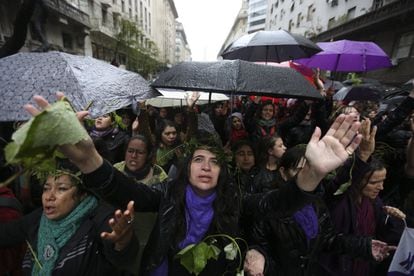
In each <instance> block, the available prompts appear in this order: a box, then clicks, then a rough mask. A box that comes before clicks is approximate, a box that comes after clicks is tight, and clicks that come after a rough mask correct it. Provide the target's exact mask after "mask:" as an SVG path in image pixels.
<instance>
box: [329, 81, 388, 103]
mask: <svg viewBox="0 0 414 276" xmlns="http://www.w3.org/2000/svg"><path fill="white" fill-rule="evenodd" d="M381 97H382V91H381V90H380V89H379V88H377V87H375V86H369V85H356V86H346V87H343V88H341V89H339V91H338V92H336V93H335V95H334V96H333V99H334V100H336V101H347V102H351V101H379V100H380V99H381Z"/></svg>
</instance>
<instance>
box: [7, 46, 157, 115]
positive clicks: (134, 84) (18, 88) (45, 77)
mask: <svg viewBox="0 0 414 276" xmlns="http://www.w3.org/2000/svg"><path fill="white" fill-rule="evenodd" d="M0 83H1V86H0V105H1V106H2V108H1V111H0V121H18V120H26V119H28V118H29V116H28V114H27V112H25V111H24V110H23V108H22V107H23V105H24V104H26V103H28V102H29V101H30V100H31V99H32V97H33V95H36V94H39V95H42V96H44V97H45V98H47V99H48V100H51V101H54V100H55V93H56V92H57V91H63V92H64V93H65V95H66V96H67V98H68V99H69V100H70V102H71V103H72V105H73V106H74V108H75V110H77V111H79V110H82V109H84V108H85V107H87V106H88V105H90V109H89V111H90V114H91V116H92V117H97V116H99V115H102V114H106V113H108V112H111V111H114V110H116V109H119V108H122V107H125V106H128V105H130V104H131V103H133V102H134V101H138V100H144V99H148V98H152V97H156V96H158V95H160V94H159V93H158V92H156V91H155V90H154V89H152V88H151V87H150V86H149V84H148V82H147V81H146V80H145V79H144V78H142V77H141V76H140V75H138V74H136V73H133V72H130V71H127V70H124V69H120V68H117V67H115V66H113V65H110V64H109V63H106V62H104V61H101V60H97V59H94V58H92V57H85V56H75V55H70V54H66V53H61V52H47V53H18V54H15V55H12V56H8V57H5V58H2V59H0Z"/></svg>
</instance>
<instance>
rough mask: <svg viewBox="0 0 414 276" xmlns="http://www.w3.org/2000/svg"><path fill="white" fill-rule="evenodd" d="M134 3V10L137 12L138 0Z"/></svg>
mask: <svg viewBox="0 0 414 276" xmlns="http://www.w3.org/2000/svg"><path fill="white" fill-rule="evenodd" d="M134 4H135V11H136V12H138V1H137V0H135V2H134Z"/></svg>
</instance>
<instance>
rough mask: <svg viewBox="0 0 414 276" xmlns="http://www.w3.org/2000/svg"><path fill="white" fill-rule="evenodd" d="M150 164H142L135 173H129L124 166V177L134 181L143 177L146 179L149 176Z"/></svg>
mask: <svg viewBox="0 0 414 276" xmlns="http://www.w3.org/2000/svg"><path fill="white" fill-rule="evenodd" d="M151 167H152V166H151V163H149V162H147V163H145V164H144V167H142V168H141V169H139V170H138V171H136V172H133V171H131V170H130V169H128V167H127V165H125V168H124V172H125V173H126V175H128V176H129V177H133V178H135V179H136V180H138V181H139V180H142V179H144V178H145V177H147V175H148V174H149V172H150V170H151Z"/></svg>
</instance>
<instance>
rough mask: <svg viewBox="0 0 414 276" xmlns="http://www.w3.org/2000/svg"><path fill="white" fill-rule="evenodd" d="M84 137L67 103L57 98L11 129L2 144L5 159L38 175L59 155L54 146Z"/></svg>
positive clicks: (52, 166) (52, 169) (53, 162)
mask: <svg viewBox="0 0 414 276" xmlns="http://www.w3.org/2000/svg"><path fill="white" fill-rule="evenodd" d="M87 137H88V133H87V132H86V130H85V129H84V128H83V126H82V125H81V124H80V123H79V121H78V119H77V117H76V114H75V113H74V112H73V109H72V108H71V106H70V104H69V103H68V102H66V101H59V102H56V103H54V104H53V105H51V106H50V107H49V108H47V109H45V110H44V111H42V112H41V113H40V114H38V115H37V116H35V117H33V118H31V119H30V120H29V121H28V122H27V123H26V124H24V125H23V126H22V127H21V128H19V129H18V130H17V131H16V132H14V133H13V136H12V140H13V141H12V142H10V143H9V144H8V145H7V146H6V148H5V155H6V160H7V162H8V163H9V164H20V165H22V166H23V168H24V169H25V170H29V171H33V172H37V176H39V177H41V176H44V175H45V174H48V173H50V172H51V171H54V170H55V169H56V163H55V159H56V157H62V155H61V154H60V153H59V152H58V151H57V148H58V146H60V145H64V144H76V143H77V142H79V141H81V140H83V139H86V138H87Z"/></svg>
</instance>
